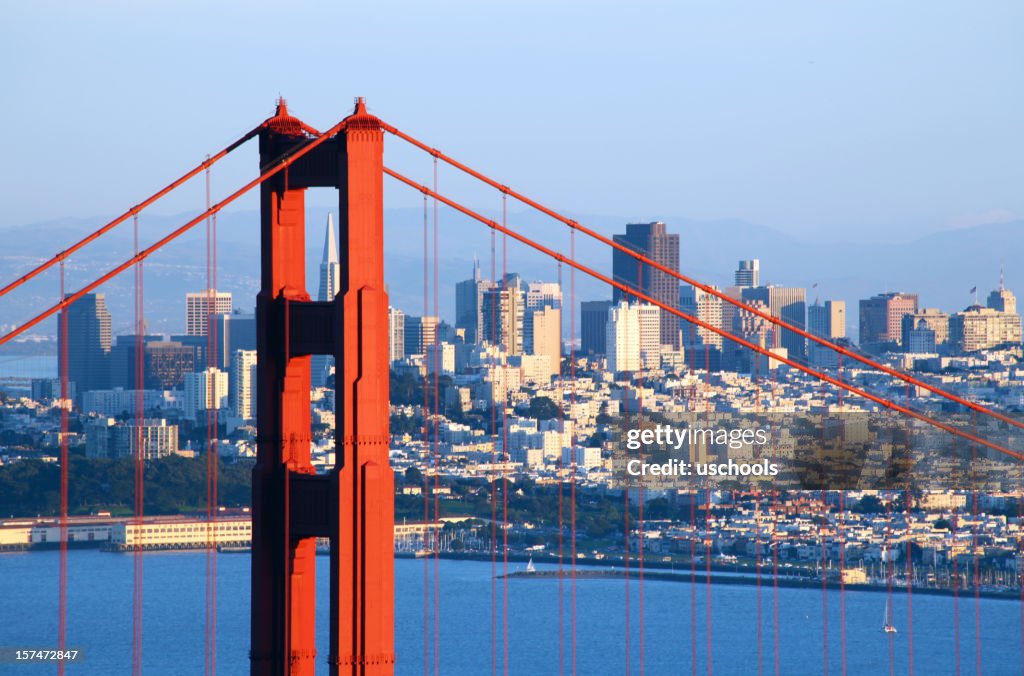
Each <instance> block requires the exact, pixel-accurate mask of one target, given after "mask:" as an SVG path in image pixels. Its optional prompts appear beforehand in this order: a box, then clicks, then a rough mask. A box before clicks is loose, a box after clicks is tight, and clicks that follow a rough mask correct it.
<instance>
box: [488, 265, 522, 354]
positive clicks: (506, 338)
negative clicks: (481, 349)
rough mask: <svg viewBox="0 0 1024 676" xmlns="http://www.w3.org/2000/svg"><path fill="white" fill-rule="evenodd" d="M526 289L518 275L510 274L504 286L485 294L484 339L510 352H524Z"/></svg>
mask: <svg viewBox="0 0 1024 676" xmlns="http://www.w3.org/2000/svg"><path fill="white" fill-rule="evenodd" d="M524 300H525V299H524V298H523V290H522V288H521V287H520V286H519V278H518V275H516V276H512V275H509V276H507V277H506V279H505V280H504V282H503V283H502V284H501V286H496V287H494V288H492V289H489V290H488V291H487V292H486V293H484V297H483V305H482V311H481V315H482V322H481V323H482V325H483V336H484V340H486V341H487V342H489V343H491V344H492V345H501V346H502V347H503V348H504V350H505V353H506V354H509V355H517V354H522V353H523V325H524V309H525V308H524V307H523V305H524Z"/></svg>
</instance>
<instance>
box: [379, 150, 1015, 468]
mask: <svg viewBox="0 0 1024 676" xmlns="http://www.w3.org/2000/svg"><path fill="white" fill-rule="evenodd" d="M384 173H386V174H387V175H389V176H391V177H392V178H395V179H397V180H398V181H400V182H402V183H405V184H406V185H408V186H409V187H412V188H414V189H416V190H419V191H420V192H423V193H425V194H427V195H428V196H431V197H436V198H437V199H438V200H439V201H440V202H442V203H444V204H446V205H448V206H450V207H452V208H453V209H455V210H457V211H459V212H460V213H462V214H464V215H466V216H469V217H470V218H472V219H474V220H477V221H479V222H481V223H483V224H484V225H486V226H487V227H489V228H493V229H496V230H498V231H499V232H501V233H503V234H504V235H505V236H507V237H512V238H513V239H515V240H516V241H518V242H521V243H523V244H526V245H527V246H529V247H530V248H532V249H535V250H537V251H540V252H541V253H543V254H546V255H547V256H550V257H552V258H554V259H556V260H561V261H562V262H564V263H567V264H569V265H571V266H573V267H575V268H576V269H577V270H580V271H581V272H584V273H586V274H588V275H590V276H591V277H593V278H594V279H597V280H598V281H601V282H604V283H606V284H609V285H611V286H613V287H615V288H617V289H620V290H621V291H624V292H626V293H630V294H632V295H634V296H637V297H638V298H639V299H641V300H643V301H645V302H647V303H650V304H651V305H657V306H658V307H660V308H661V309H662V310H664V311H666V312H670V313H672V314H674V315H676V316H677V317H679V318H681V319H685V320H687V321H689V322H692V323H694V324H696V325H697V326H700V327H702V328H705V329H707V330H709V331H711V332H713V333H716V334H717V335H720V336H723V337H724V338H728V339H729V340H731V341H733V342H735V343H737V344H739V345H742V346H743V347H746V348H748V349H751V350H754V351H755V352H757V353H759V354H762V355H764V356H766V357H770V358H771V359H772V360H774V361H776V362H779V363H782V364H786V365H787V366H791V367H793V368H795V369H797V370H798V371H802V372H804V373H806V374H808V375H810V376H813V377H814V378H817V379H818V380H823V381H825V382H827V383H831V384H833V385H837V386H839V387H841V388H843V389H844V390H846V391H847V392H852V393H853V394H856V395H858V396H861V397H864V398H865V399H867V400H869V401H872V402H874V403H876V404H879V405H881V406H882V407H884V408H887V409H889V410H892V411H896V412H898V413H902V414H903V415H907V416H910V417H912V418H915V419H917V420H920V421H922V422H925V423H928V424H929V425H931V426H932V427H935V428H937V429H941V430H943V431H945V432H949V433H950V434H953V435H956V436H959V437H962V438H964V439H968V440H970V441H972V442H974V443H976V444H979V445H982V446H985V447H986V448H991V449H992V450H994V451H998V452H1000V453H1002V454H1004V455H1008V456H1010V457H1012V458H1015V459H1017V460H1024V453H1020V452H1017V451H1013V450H1010V449H1009V448H1006V447H1003V446H1000V445H999V444H996V443H994V442H991V441H988V440H986V439H981V438H979V437H977V436H976V435H972V434H969V433H966V432H962V431H960V430H959V429H957V428H955V427H953V426H951V425H948V424H946V423H942V422H940V421H938V420H935V419H933V418H930V417H928V416H926V415H924V414H922V413H918V412H917V411H913V410H911V409H908V408H907V407H905V406H901V405H899V404H896V403H895V402H893V401H891V400H889V399H885V398H883V397H879V396H877V395H874V394H871V393H870V392H867V391H866V390H862V389H860V388H858V387H855V386H853V385H850V384H849V383H846V382H843V381H840V380H837V379H836V378H834V377H832V376H830V375H828V374H827V373H824V372H822V371H818V370H816V369H813V368H811V367H809V366H807V365H805V364H802V363H800V362H797V361H794V360H793V359H790V358H789V357H784V356H782V355H778V354H775V353H773V352H771V351H770V350H767V349H765V348H763V347H761V346H760V345H756V344H754V343H752V342H750V341H749V340H746V339H744V338H741V337H739V336H735V335H733V334H731V333H729V332H727V331H725V330H724V329H722V328H720V327H717V326H715V325H713V324H710V323H708V322H705V321H703V320H701V319H699V318H697V317H693V316H691V315H688V314H686V313H684V312H682V311H681V310H679V309H677V308H675V307H672V306H670V305H668V304H666V303H664V302H662V301H659V300H657V299H655V298H653V297H651V296H648V295H647V294H643V293H640V292H637V291H635V290H633V289H630V288H629V287H627V286H626V285H625V284H622V283H621V282H619V281H616V280H614V279H612V278H610V277H608V276H607V275H604V274H601V273H600V272H598V271H597V270H594V269H593V268H590V267H588V266H585V265H583V264H581V263H578V262H576V261H574V260H569V259H568V258H567V257H566V256H565V255H564V254H561V253H559V252H557V251H555V250H553V249H551V248H549V247H546V246H544V245H543V244H538V243H537V242H534V241H533V240H531V239H529V238H527V237H524V236H523V235H521V234H519V233H517V232H515V231H513V230H510V229H509V228H507V227H505V226H503V225H501V224H500V223H497V222H495V221H492V220H490V219H488V218H485V217H484V216H481V215H480V214H478V213H476V212H475V211H473V210H472V209H469V208H468V207H465V206H462V205H461V204H459V203H458V202H455V201H454V200H452V199H450V198H448V197H444V196H443V195H439V194H437V193H435V192H434V191H432V190H430V188H428V187H427V186H425V185H421V184H419V183H416V182H415V181H413V180H412V179H410V178H406V177H405V176H404V175H402V174H400V173H398V172H396V171H394V170H393V169H390V168H388V167H384ZM705 359H707V356H705Z"/></svg>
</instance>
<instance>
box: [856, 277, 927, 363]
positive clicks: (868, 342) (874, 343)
mask: <svg viewBox="0 0 1024 676" xmlns="http://www.w3.org/2000/svg"><path fill="white" fill-rule="evenodd" d="M915 312H917V294H916V293H900V292H894V293H880V294H878V295H877V296H873V297H871V298H865V299H862V300H861V301H860V346H861V348H863V349H864V350H866V351H868V352H876V353H877V352H885V351H886V350H894V349H896V348H898V347H899V346H900V345H901V344H902V342H903V315H908V314H912V313H915Z"/></svg>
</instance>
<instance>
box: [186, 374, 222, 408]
mask: <svg viewBox="0 0 1024 676" xmlns="http://www.w3.org/2000/svg"><path fill="white" fill-rule="evenodd" d="M227 407H228V374H227V373H224V371H221V370H220V369H216V368H208V369H206V370H205V371H200V372H198V373H188V374H185V406H184V409H185V417H186V418H188V419H190V420H195V419H196V417H197V416H198V415H199V414H200V413H202V412H204V411H208V410H211V409H226V408H227Z"/></svg>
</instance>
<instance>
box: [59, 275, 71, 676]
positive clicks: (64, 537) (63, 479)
mask: <svg viewBox="0 0 1024 676" xmlns="http://www.w3.org/2000/svg"><path fill="white" fill-rule="evenodd" d="M60 299H61V300H64V261H63V260H62V261H61V262H60ZM68 309H70V308H66V309H65V310H64V311H63V312H61V313H60V316H59V317H58V322H59V327H58V331H59V332H60V359H59V361H60V563H59V565H60V571H59V579H58V588H57V606H58V610H57V649H58V650H64V649H65V647H66V646H67V627H68V625H67V622H68V409H69V408H70V407H71V396H70V392H69V391H68V390H69V386H68ZM57 673H58V674H59V676H64V660H58V661H57Z"/></svg>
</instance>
